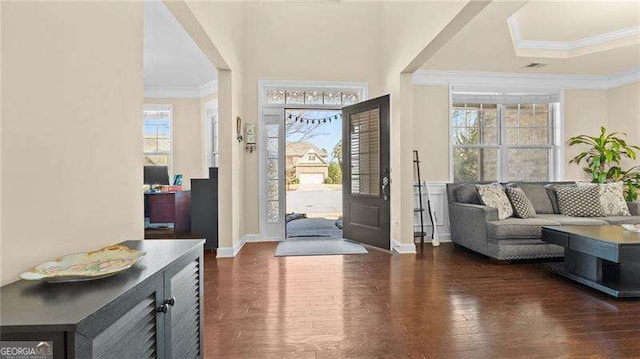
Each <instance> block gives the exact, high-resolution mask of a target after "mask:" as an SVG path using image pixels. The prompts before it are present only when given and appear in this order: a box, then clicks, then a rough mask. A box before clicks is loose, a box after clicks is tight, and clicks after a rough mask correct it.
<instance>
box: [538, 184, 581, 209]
mask: <svg viewBox="0 0 640 359" xmlns="http://www.w3.org/2000/svg"><path fill="white" fill-rule="evenodd" d="M575 186H577V185H576V184H575V183H563V184H560V183H551V184H548V185H546V186H544V188H546V189H547V196H549V200H550V201H551V206H552V207H553V213H555V214H560V207H558V196H556V188H558V187H575Z"/></svg>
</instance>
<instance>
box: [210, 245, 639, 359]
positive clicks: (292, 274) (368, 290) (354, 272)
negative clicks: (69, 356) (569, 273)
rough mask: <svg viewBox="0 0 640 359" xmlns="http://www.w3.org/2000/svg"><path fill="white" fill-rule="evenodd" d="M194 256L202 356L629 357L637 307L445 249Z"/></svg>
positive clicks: (633, 354) (522, 267)
mask: <svg viewBox="0 0 640 359" xmlns="http://www.w3.org/2000/svg"><path fill="white" fill-rule="evenodd" d="M276 245H277V244H276V243H249V244H246V245H245V246H244V248H243V249H242V251H241V252H240V253H239V255H238V256H237V257H236V258H233V259H216V258H215V256H214V255H212V254H210V253H207V255H206V256H205V308H204V313H205V318H204V325H205V327H204V338H205V349H206V351H205V354H206V358H300V359H306V358H317V359H320V358H420V359H425V358H474V359H475V358H545V359H546V358H640V301H638V300H628V299H627V300H620V299H614V298H610V297H608V296H606V295H604V294H602V293H600V292H597V291H594V290H591V289H588V288H586V287H583V286H580V285H579V284H576V283H573V282H571V281H568V280H565V279H564V278H561V277H559V276H556V275H553V274H552V273H550V272H548V271H547V270H546V269H544V268H543V265H542V263H535V262H534V263H515V264H511V265H496V264H493V263H490V262H489V261H488V260H487V259H486V258H484V257H482V256H479V255H475V254H473V253H469V252H466V251H462V250H459V249H456V248H454V247H453V246H452V245H451V244H450V243H445V244H443V245H441V246H440V247H436V248H432V247H431V246H428V245H425V247H424V250H423V251H422V253H418V254H416V255H391V254H388V253H384V252H378V251H375V250H370V251H369V252H370V253H369V254H368V255H350V256H317V257H274V255H273V254H274V251H275V248H276Z"/></svg>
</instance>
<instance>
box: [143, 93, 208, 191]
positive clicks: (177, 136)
mask: <svg viewBox="0 0 640 359" xmlns="http://www.w3.org/2000/svg"><path fill="white" fill-rule="evenodd" d="M144 103H145V104H149V105H154V104H155V105H171V109H172V116H173V121H172V124H171V125H172V131H173V138H172V148H171V150H172V156H173V163H172V167H173V168H172V173H173V174H174V175H176V174H183V175H184V181H183V186H184V188H185V189H190V188H191V179H192V178H206V176H208V172H207V167H206V154H207V153H206V148H205V143H204V140H205V139H204V132H205V131H204V121H203V113H202V108H203V102H202V101H201V100H200V99H185V98H145V99H144Z"/></svg>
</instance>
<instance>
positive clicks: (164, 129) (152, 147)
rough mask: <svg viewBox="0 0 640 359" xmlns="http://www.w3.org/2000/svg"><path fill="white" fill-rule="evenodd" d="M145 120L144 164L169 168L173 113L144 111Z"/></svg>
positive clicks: (155, 110)
mask: <svg viewBox="0 0 640 359" xmlns="http://www.w3.org/2000/svg"><path fill="white" fill-rule="evenodd" d="M145 108H147V107H146V106H145ZM143 118H144V122H143V140H142V141H143V142H142V151H143V156H144V164H145V165H162V166H168V165H169V163H170V162H171V154H170V152H171V111H167V110H157V109H150V110H144V111H143Z"/></svg>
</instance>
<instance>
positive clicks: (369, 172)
mask: <svg viewBox="0 0 640 359" xmlns="http://www.w3.org/2000/svg"><path fill="white" fill-rule="evenodd" d="M342 119H343V125H342V126H343V131H342V143H343V146H342V154H343V155H342V158H343V171H342V178H343V181H342V184H343V187H342V191H343V192H342V193H343V194H342V198H343V201H342V206H343V226H344V227H343V236H344V238H346V239H351V240H354V241H358V242H361V243H363V244H368V245H371V246H375V247H379V248H383V249H386V250H389V249H390V245H391V243H390V230H391V217H390V212H391V209H390V201H389V199H390V198H389V196H390V194H391V193H390V183H389V95H386V96H382V97H378V98H374V99H372V100H368V101H364V102H360V103H358V104H355V105H352V106H348V107H345V108H343V109H342Z"/></svg>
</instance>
